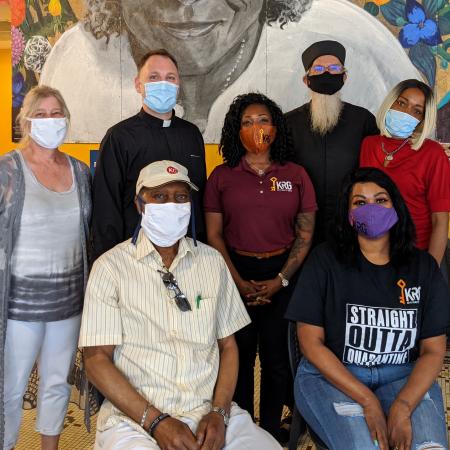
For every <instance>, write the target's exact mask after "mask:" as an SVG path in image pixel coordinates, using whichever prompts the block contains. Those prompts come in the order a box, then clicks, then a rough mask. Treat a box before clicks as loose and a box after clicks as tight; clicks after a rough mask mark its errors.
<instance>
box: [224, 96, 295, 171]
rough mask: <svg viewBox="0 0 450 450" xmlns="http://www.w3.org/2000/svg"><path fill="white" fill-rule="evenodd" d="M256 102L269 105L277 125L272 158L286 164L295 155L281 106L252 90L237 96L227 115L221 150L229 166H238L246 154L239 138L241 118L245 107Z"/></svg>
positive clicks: (273, 120) (271, 148) (273, 121)
mask: <svg viewBox="0 0 450 450" xmlns="http://www.w3.org/2000/svg"><path fill="white" fill-rule="evenodd" d="M255 104H257V105H265V106H267V108H268V109H269V112H270V115H271V116H272V123H273V125H274V126H276V127H277V136H276V138H275V141H274V142H273V144H272V145H271V147H270V159H271V160H272V161H275V162H277V163H279V164H284V163H285V162H286V161H289V160H291V159H292V157H293V150H292V141H291V137H290V134H289V133H288V130H287V127H286V122H285V120H284V116H283V112H282V111H281V109H280V107H279V106H278V105H277V104H276V103H275V102H274V101H273V100H271V99H270V98H268V97H266V96H265V95H263V94H259V93H256V92H251V93H249V94H243V95H239V96H238V97H236V98H235V99H234V100H233V103H232V104H231V105H230V109H229V110H228V112H227V114H226V116H225V121H224V124H223V128H222V136H221V138H220V144H219V152H220V153H221V154H222V156H223V159H224V161H225V164H227V165H228V166H229V167H236V166H237V165H238V164H239V161H240V160H241V158H242V156H244V155H245V149H244V147H243V145H242V143H241V139H240V138H239V131H240V129H241V118H242V114H243V113H244V110H245V108H247V107H248V106H250V105H255Z"/></svg>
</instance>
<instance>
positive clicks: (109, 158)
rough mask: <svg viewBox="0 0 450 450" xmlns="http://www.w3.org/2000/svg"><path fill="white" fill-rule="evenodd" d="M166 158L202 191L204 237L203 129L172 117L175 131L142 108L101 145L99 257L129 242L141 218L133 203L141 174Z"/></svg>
mask: <svg viewBox="0 0 450 450" xmlns="http://www.w3.org/2000/svg"><path fill="white" fill-rule="evenodd" d="M163 159H167V160H172V161H175V162H177V163H179V164H181V165H183V166H185V167H186V168H187V169H188V172H189V177H190V179H191V180H192V182H193V183H195V184H196V185H197V186H198V187H199V188H200V191H199V192H198V193H196V192H193V201H194V205H195V218H196V227H197V232H198V233H199V234H200V235H202V234H204V231H205V227H204V219H203V206H202V205H203V190H204V187H205V184H206V165H205V147H204V143H203V138H202V135H201V133H200V130H199V129H198V128H197V127H196V126H195V125H194V124H192V123H190V122H187V121H186V120H183V119H180V118H178V117H176V116H175V115H173V116H172V120H171V122H170V126H168V127H163V120H161V119H158V118H156V117H153V116H151V115H149V114H147V113H146V112H145V111H144V110H143V109H141V111H140V112H139V113H138V114H136V115H135V116H133V117H130V118H128V119H126V120H123V121H122V122H119V123H118V124H116V125H114V126H113V127H111V128H110V129H109V130H108V131H107V133H106V136H105V137H104V138H103V140H102V143H101V145H100V155H99V159H98V161H97V167H96V169H95V175H94V183H93V215H92V245H93V257H94V259H96V258H98V257H99V256H100V255H101V254H102V253H104V252H106V251H107V250H109V249H110V248H112V247H114V246H115V245H116V244H118V243H120V242H122V241H124V240H126V239H128V238H130V237H131V236H132V235H133V232H134V230H135V228H136V226H137V223H138V220H139V215H138V212H137V210H136V206H135V204H134V198H135V190H136V182H137V179H138V176H139V172H140V171H141V169H142V168H143V167H145V166H146V165H148V164H150V163H152V162H155V161H160V160H163Z"/></svg>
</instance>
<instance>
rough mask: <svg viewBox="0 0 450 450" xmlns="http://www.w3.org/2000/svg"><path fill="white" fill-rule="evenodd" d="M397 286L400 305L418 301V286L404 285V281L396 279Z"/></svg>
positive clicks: (412, 303) (414, 303)
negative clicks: (408, 286)
mask: <svg viewBox="0 0 450 450" xmlns="http://www.w3.org/2000/svg"><path fill="white" fill-rule="evenodd" d="M397 286H398V287H399V288H400V297H399V298H400V303H401V304H402V305H405V304H406V305H417V304H419V303H420V286H418V287H416V286H414V287H410V288H407V287H406V281H404V280H402V279H401V278H400V280H398V281H397Z"/></svg>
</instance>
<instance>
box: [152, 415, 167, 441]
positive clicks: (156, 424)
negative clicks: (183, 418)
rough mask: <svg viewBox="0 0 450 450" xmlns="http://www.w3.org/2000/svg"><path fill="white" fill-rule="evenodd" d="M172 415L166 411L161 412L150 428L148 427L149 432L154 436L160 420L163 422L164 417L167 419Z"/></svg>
mask: <svg viewBox="0 0 450 450" xmlns="http://www.w3.org/2000/svg"><path fill="white" fill-rule="evenodd" d="M168 417H170V414H167V413H164V414H160V415H159V416H158V417H157V418H156V419H155V420H154V421H153V422H152V423H151V425H150V428H149V429H148V434H149V435H150V436H151V437H153V433H154V432H155V428H156V427H157V426H158V424H159V423H160V422H162V421H163V420H164V419H167V418H168Z"/></svg>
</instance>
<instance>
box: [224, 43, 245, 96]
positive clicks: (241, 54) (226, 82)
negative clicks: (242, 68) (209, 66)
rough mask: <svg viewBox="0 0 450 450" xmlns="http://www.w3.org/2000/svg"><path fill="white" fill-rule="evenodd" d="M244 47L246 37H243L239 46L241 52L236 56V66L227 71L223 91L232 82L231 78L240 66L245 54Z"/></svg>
mask: <svg viewBox="0 0 450 450" xmlns="http://www.w3.org/2000/svg"><path fill="white" fill-rule="evenodd" d="M244 47H245V39H242V41H241V45H240V47H239V53H238V55H237V57H236V61H235V62H234V66H233V67H232V68H231V70H230V71H229V72H228V73H227V76H226V77H225V84H224V85H223V88H222V92H224V91H225V90H226V89H227V88H228V86H229V85H230V84H231V78H232V76H233V74H234V72H235V71H236V69H237V68H238V66H239V64H240V62H241V59H242V57H243V56H244Z"/></svg>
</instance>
